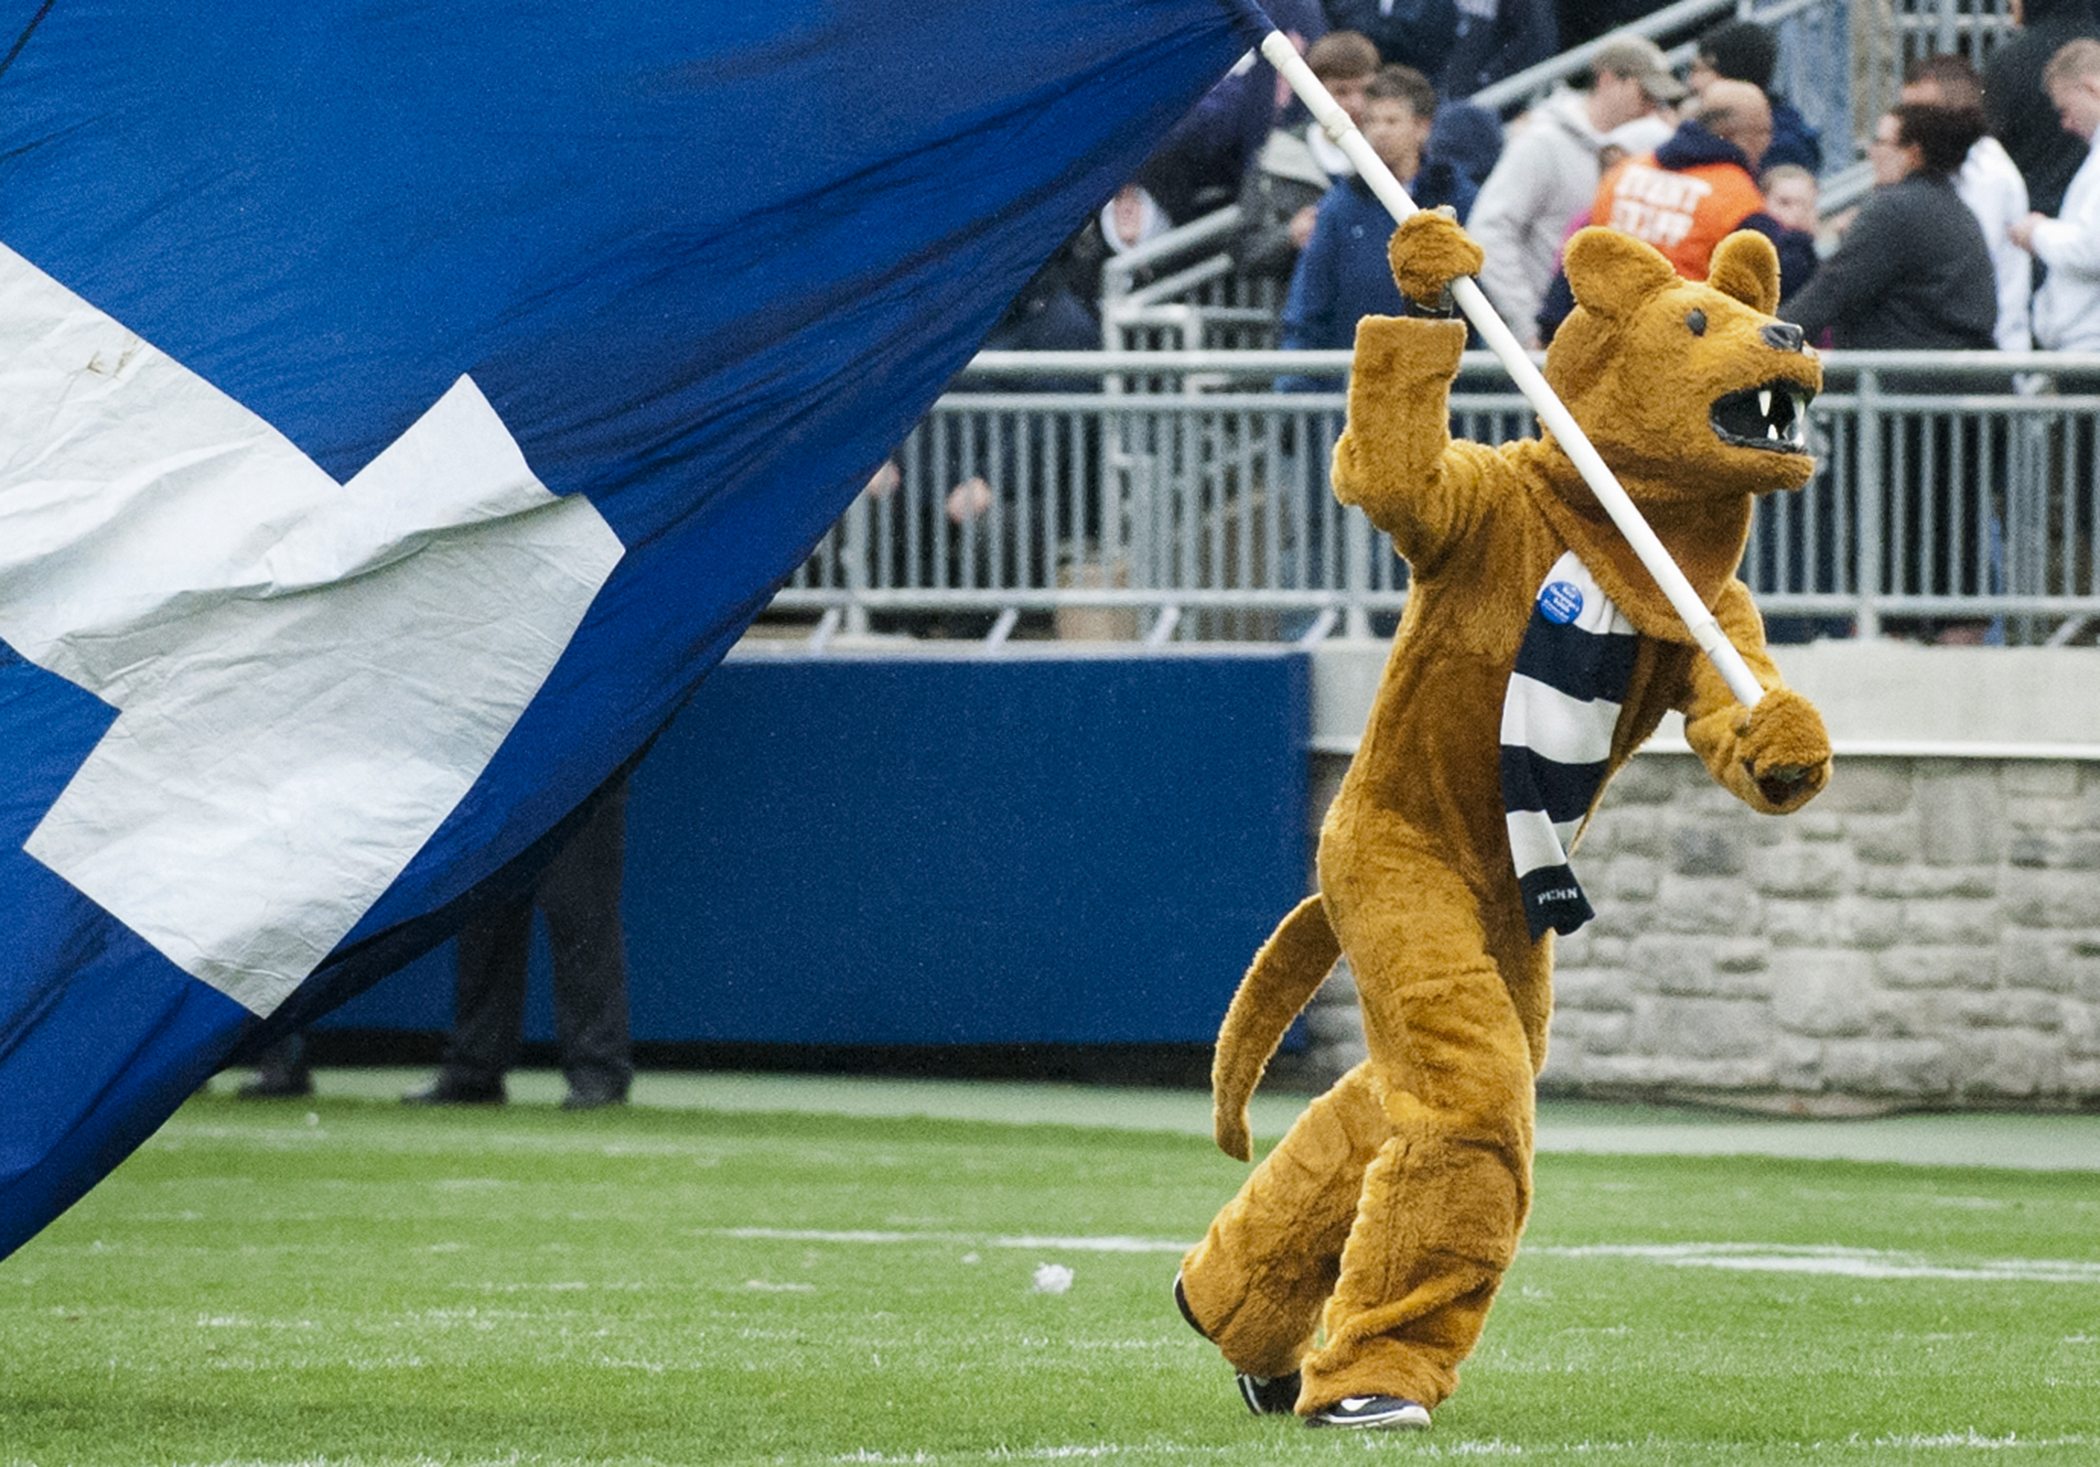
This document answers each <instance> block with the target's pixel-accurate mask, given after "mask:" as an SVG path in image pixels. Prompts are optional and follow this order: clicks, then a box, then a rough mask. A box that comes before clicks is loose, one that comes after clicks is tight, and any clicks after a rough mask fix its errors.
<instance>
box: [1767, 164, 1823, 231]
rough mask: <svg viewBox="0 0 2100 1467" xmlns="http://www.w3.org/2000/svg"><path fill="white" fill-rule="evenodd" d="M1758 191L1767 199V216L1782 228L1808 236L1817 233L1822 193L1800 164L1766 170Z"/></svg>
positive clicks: (1812, 177) (1813, 178)
mask: <svg viewBox="0 0 2100 1467" xmlns="http://www.w3.org/2000/svg"><path fill="white" fill-rule="evenodd" d="M1757 187H1758V190H1759V192H1761V193H1763V194H1764V196H1765V212H1766V213H1767V214H1770V215H1771V216H1772V217H1773V218H1774V219H1777V220H1778V221H1779V222H1780V224H1782V225H1783V226H1785V227H1786V228H1788V229H1798V230H1800V231H1801V232H1802V233H1803V234H1807V235H1813V234H1814V233H1815V232H1816V229H1817V226H1818V223H1819V220H1818V217H1817V213H1816V210H1817V208H1818V204H1819V200H1820V199H1821V197H1822V190H1821V189H1820V188H1819V187H1818V186H1817V184H1816V176H1815V175H1814V174H1813V173H1810V172H1809V171H1808V170H1807V169H1806V168H1803V167H1802V166H1801V165H1800V164H1799V163H1782V164H1780V165H1779V166H1778V167H1776V168H1767V169H1766V170H1765V171H1764V173H1763V175H1762V176H1761V177H1759V179H1758V180H1757Z"/></svg>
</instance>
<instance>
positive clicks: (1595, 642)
mask: <svg viewBox="0 0 2100 1467" xmlns="http://www.w3.org/2000/svg"><path fill="white" fill-rule="evenodd" d="M1638 645H1639V636H1638V634H1637V633H1636V632H1635V631H1634V629H1633V623H1632V622H1630V621H1628V620H1627V619H1626V618H1625V616H1624V615H1623V614H1622V613H1621V612H1620V611H1619V608H1618V607H1616V606H1614V605H1613V604H1612V602H1611V599H1610V598H1609V597H1607V596H1606V595H1605V594H1604V592H1603V590H1602V588H1600V587H1599V586H1598V585H1597V581H1596V578H1595V577H1594V576H1592V575H1591V574H1590V573H1589V569H1588V567H1586V566H1585V565H1583V563H1582V562H1581V561H1580V560H1579V559H1577V558H1576V555H1575V552H1574V551H1572V550H1570V551H1568V552H1567V553H1566V554H1565V555H1563V556H1561V558H1560V559H1559V560H1557V561H1555V562H1554V563H1553V569H1552V570H1550V571H1548V572H1547V573H1546V582H1545V584H1544V585H1543V586H1541V587H1540V588H1539V594H1538V600H1537V601H1536V602H1534V603H1533V605H1532V608H1531V622H1530V624H1529V625H1528V626H1526V627H1525V628H1524V640H1523V642H1522V644H1520V645H1519V646H1518V648H1517V666H1516V670H1515V671H1514V672H1513V673H1511V674H1510V679H1509V691H1508V693H1507V694H1505V695H1504V697H1503V700H1502V808H1503V810H1504V811H1505V812H1506V814H1505V818H1506V819H1507V820H1508V822H1509V849H1510V855H1511V856H1512V857H1513V858H1514V859H1515V861H1516V867H1517V885H1518V886H1519V887H1520V888H1521V889H1522V891H1523V893H1524V916H1525V919H1526V920H1527V921H1528V922H1529V923H1530V925H1531V939H1532V941H1534V942H1536V941H1538V939H1539V938H1540V937H1542V936H1543V935H1545V932H1546V929H1547V928H1549V927H1550V928H1552V929H1553V930H1554V931H1556V932H1560V933H1569V932H1573V931H1574V930H1575V929H1576V928H1578V927H1580V926H1582V924H1583V923H1585V922H1587V921H1589V920H1590V918H1591V917H1593V916H1595V915H1596V913H1595V912H1594V911H1593V910H1592V909H1591V907H1590V903H1589V898H1587V897H1585V896H1584V895H1583V894H1582V887H1581V886H1580V885H1579V884H1578V883H1577V882H1576V880H1575V873H1574V872H1573V871H1572V870H1570V869H1569V867H1568V849H1567V847H1568V842H1569V841H1571V840H1573V839H1574V837H1575V832H1576V831H1578V830H1580V829H1581V828H1582V822H1583V820H1584V819H1585V818H1586V817H1587V816H1588V814H1589V810H1590V805H1591V804H1592V803H1593V802H1594V801H1595V800H1596V798H1597V791H1598V790H1599V789H1600V788H1602V787H1603V784H1604V776H1605V774H1606V772H1607V771H1608V768H1609V760H1610V757H1611V739H1612V731H1613V730H1614V729H1616V728H1617V727H1618V723H1619V709H1620V707H1621V706H1622V705H1623V704H1624V702H1625V700H1626V688H1627V684H1628V683H1629V682H1631V681H1632V678H1633V657H1634V651H1635V649H1636V647H1637V646H1638Z"/></svg>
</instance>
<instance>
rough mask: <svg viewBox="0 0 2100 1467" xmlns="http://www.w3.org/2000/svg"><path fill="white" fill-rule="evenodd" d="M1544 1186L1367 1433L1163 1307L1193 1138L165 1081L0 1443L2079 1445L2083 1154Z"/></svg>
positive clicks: (36, 1283)
mask: <svg viewBox="0 0 2100 1467" xmlns="http://www.w3.org/2000/svg"><path fill="white" fill-rule="evenodd" d="M1538 1170H1539V1182H1538V1202H1537V1208H1536V1212H1535V1214H1534V1217H1533V1220H1532V1225H1531V1228H1530V1231H1529V1233H1528V1235H1527V1238H1526V1244H1525V1251H1524V1253H1523V1255H1522V1256H1521V1257H1520V1259H1519V1262H1518V1264H1517V1267H1516V1269H1515V1270H1514V1271H1513V1273H1512V1274H1511V1277H1510V1279H1509V1281H1508V1284H1507V1286H1506V1287H1505V1290H1504V1293H1503V1297H1502V1300H1501V1302H1500V1303H1499V1304H1498V1305H1497V1307H1496V1310H1495V1313H1494V1316H1493V1318H1492V1320H1491V1321H1490V1323H1489V1327H1488V1334H1487V1339H1486V1341H1485V1343H1484V1344H1483V1346H1482V1348H1481V1350H1480V1352H1479V1353H1478V1354H1477V1355H1476V1356H1475V1358H1474V1360H1473V1361H1472V1362H1471V1363H1470V1364H1469V1365H1468V1366H1467V1367H1466V1370H1465V1383H1464V1385H1463V1387H1462V1388H1461V1390H1460V1392H1459V1394H1458V1396H1457V1397H1456V1398H1454V1399H1453V1400H1452V1401H1451V1402H1449V1403H1448V1404H1446V1405H1445V1406H1444V1407H1443V1408H1442V1409H1441V1410H1439V1412H1438V1413H1437V1421H1436V1426H1435V1428H1434V1429H1433V1430H1432V1431H1431V1432H1430V1433H1429V1434H1428V1435H1427V1436H1424V1437H1412V1436H1407V1437H1402V1436H1379V1435H1375V1434H1374V1435H1369V1436H1363V1435H1355V1434H1345V1433H1322V1432H1312V1431H1307V1430H1305V1429H1304V1428H1302V1427H1301V1426H1299V1425H1298V1424H1297V1423H1295V1422H1294V1421H1290V1420H1275V1419H1270V1420H1256V1419H1254V1418H1252V1417H1249V1416H1247V1415H1246V1414H1245V1412H1244V1411H1243V1410H1242V1409H1241V1408H1240V1406H1239V1405H1238V1402H1237V1399H1236V1397H1235V1396H1234V1394H1233V1392H1232V1389H1231V1385H1230V1376H1229V1373H1228V1372H1227V1370H1226V1368H1225V1367H1224V1365H1223V1364H1222V1363H1221V1362H1220V1361H1219V1360H1218V1358H1217V1357H1216V1355H1215V1353H1214V1352H1213V1351H1212V1350H1211V1349H1210V1347H1209V1346H1207V1345H1205V1344H1204V1343H1203V1342H1202V1341H1201V1340H1199V1339H1197V1338H1196V1337H1195V1336H1194V1335H1193V1334H1192V1333H1190V1332H1189V1331H1188V1330H1187V1328H1186V1327H1185V1326H1184V1325H1183V1324H1182V1322H1181V1321H1180V1319H1179V1317H1178V1316H1177V1315H1176V1314H1175V1313H1174V1310H1173V1307H1172V1304H1171V1302H1170V1301H1169V1300H1168V1297H1167V1293H1166V1285H1167V1282H1168V1280H1169V1279H1170V1278H1171V1277H1172V1274H1173V1270H1174V1266H1175V1262H1176V1253H1177V1251H1178V1245H1180V1244H1183V1243H1186V1242H1188V1241H1190V1240H1192V1239H1194V1238H1195V1237H1196V1236H1198V1235H1199V1234H1200V1232H1201V1230H1202V1228H1203V1226H1204V1224H1205V1223H1206V1222H1207V1221H1208V1219H1209V1216H1210V1214H1211V1212H1212V1211H1213V1210H1214V1209H1215V1207H1216V1206H1217V1204H1218V1203H1220V1202H1221V1201H1223V1199H1224V1198H1225V1197H1226V1196H1227V1195H1229V1193H1230V1191H1231V1190H1232V1188H1233V1187H1234V1186H1236V1185H1237V1183H1238V1180H1239V1178H1240V1177H1241V1176H1242V1175H1243V1172H1242V1169H1241V1168H1240V1167H1238V1166H1237V1165H1236V1164H1234V1163H1232V1162H1230V1161H1228V1160H1226V1159H1225V1158H1224V1157H1222V1156H1220V1155H1218V1154H1217V1153H1216V1152H1215V1151H1213V1150H1211V1149H1210V1148H1209V1147H1208V1146H1207V1145H1206V1144H1205V1143H1204V1142H1202V1141H1200V1140H1198V1139H1196V1138H1192V1137H1188V1136H1184V1135H1172V1134H1164V1135H1163V1134H1156V1133H1143V1132H1126V1131H1111V1130H1104V1129H1077V1128H1069V1127H1057V1126H1016V1125H1010V1124H988V1123H977V1122H969V1121H953V1120H946V1121H935V1120H911V1119H900V1118H867V1117H851V1116H807V1115H794V1114H775V1115H752V1114H721V1113H711V1112H704V1111H702V1112H690V1111H688V1112H679V1111H660V1110H645V1109H634V1110H629V1111H623V1112H611V1113H606V1112H600V1113H593V1114H587V1115H567V1114H561V1113H558V1112H556V1111H554V1110H552V1109H551V1108H545V1107H537V1106H513V1107H511V1108H509V1109H507V1110H492V1111H444V1112H436V1113H432V1112H428V1111H415V1110H406V1109H403V1108H401V1107H399V1106H395V1105H391V1104H385V1103H374V1102H369V1101H358V1100H324V1101H321V1102H318V1103H316V1104H314V1105H312V1106H311V1107H307V1106H303V1105H290V1106H286V1105H260V1106H258V1105H252V1104H243V1103H241V1102H237V1101H232V1100H229V1099H225V1098H221V1097H211V1096H207V1097H201V1098H199V1099H198V1100H195V1101H193V1102H192V1103H191V1104H190V1105H189V1106H187V1107H185V1108H184V1110H183V1111H182V1112H181V1113H180V1114H179V1115H178V1116H177V1117H176V1118H175V1119H174V1120H173V1121H172V1122H170V1124H169V1125H168V1126H167V1127H166V1128H165V1129H164V1130H163V1131H162V1132H161V1134H160V1135H159V1136H158V1137H156V1138H155V1139H154V1140H153V1141H152V1142H151V1143H149V1144H148V1145H147V1146H146V1147H145V1148H143V1149H142V1150H141V1151H140V1152H139V1153H138V1154H136V1155H135V1156H134V1157H133V1158H132V1159H131V1160H130V1161H128V1162H127V1163H126V1164H125V1165H124V1166H123V1167H122V1168H120V1169H119V1171H118V1172H117V1173H116V1174H115V1175H113V1176H112V1177H111V1178H110V1179H109V1180H108V1181H107V1182H106V1183H104V1185H103V1186H102V1187H100V1188H98V1189H97V1190H96V1191H95V1192H94V1193H93V1194H91V1195H90V1196H89V1197H88V1198H87V1199H86V1200H85V1201H84V1202H82V1203H81V1204H80V1205H79V1206H78V1207H76V1208H75V1209H74V1210H73V1211H72V1212H71V1213H69V1214H68V1215H67V1216H65V1217H64V1218H61V1219H60V1220H59V1221H58V1222H57V1223H55V1224H54V1225H53V1226H52V1227H51V1228H50V1229H49V1230H47V1231H46V1233H45V1234H44V1235H42V1236H41V1237H39V1238H38V1239H36V1240H35V1241H34V1242H32V1243H31V1244H30V1245H29V1246H28V1247H26V1248H24V1249H23V1250H22V1251H21V1252H20V1253H18V1254H17V1255H16V1256H15V1257H14V1258H12V1259H10V1260H8V1261H6V1262H5V1263H4V1264H0V1462H6V1463H9V1464H23V1463H35V1464H38V1467H60V1464H76V1463H77V1464H91V1463H93V1464H99V1463H120V1464H136V1463H148V1462H151V1463H249V1462H255V1463H262V1462H294V1461H309V1462H323V1461H325V1462H328V1463H334V1464H366V1463H390V1464H391V1463H432V1462H436V1463H481V1462H499V1463H519V1464H529V1463H572V1462H619V1463H656V1462H661V1463H710V1464H711V1463H757V1462H767V1463H772V1462H778V1463H791V1464H800V1463H817V1462H932V1463H978V1462H1000V1461H1065V1460H1080V1461H1087V1460H1095V1459H1103V1460H1114V1461H1127V1462H1131V1463H1221V1464H1241V1463H1246V1464H1252V1463H1276V1462H1282V1463H1290V1462H1298V1461H1317V1462H1329V1461H1334V1460H1337V1459H1347V1460H1352V1461H1353V1460H1357V1459H1358V1458H1359V1457H1360V1455H1361V1454H1362V1453H1364V1452H1374V1453H1379V1454H1383V1455H1385V1456H1388V1457H1392V1458H1395V1459H1398V1458H1403V1457H1404V1458H1408V1459H1414V1458H1421V1459H1425V1460H1437V1459H1441V1458H1446V1457H1466V1458H1469V1459H1470V1458H1473V1457H1480V1456H1490V1457H1493V1456H1509V1457H1521V1458H1523V1459H1526V1460H1537V1461H1546V1462H1559V1461H1569V1462H1597V1461H1602V1462H1628V1463H1642V1464H1647V1463H1658V1464H1673V1463H1698V1464H1729V1467H1733V1464H1739V1463H1741V1464H1748V1463H1854V1462H1859V1463H1867V1462H1872V1463H1907V1462H1929V1463H1939V1462H1955V1461H1966V1460H1978V1461H1983V1460H1988V1461H1991V1462H2005V1461H2018V1462H2022V1463H2028V1462H2035V1463H2042V1462H2046V1463H2081V1464H2083V1463H2091V1462H2094V1461H2100V1188H2096V1187H2095V1185H2094V1182H2095V1176H2094V1174H2093V1173H2090V1172H2085V1173H2081V1172H2016V1171H1999V1170H1990V1169H1982V1168H1971V1169H1948V1168H1928V1167H1907V1166H1896V1165H1887V1164H1862V1163H1852V1162H1834V1161H1798V1160H1781V1159H1750V1158H1687V1157H1670V1156H1647V1157H1613V1156H1546V1157H1543V1158H1541V1160H1540V1163H1539V1169H1538ZM1044 1264H1056V1265H1062V1266H1063V1267H1066V1268H1069V1269H1071V1270H1072V1278H1071V1284H1070V1287H1069V1289H1067V1290H1066V1291H1064V1292H1061V1293H1060V1292H1047V1291H1044V1290H1043V1289H1041V1288H1038V1287H1037V1284H1036V1279H1037V1273H1038V1270H1039V1269H1040V1268H1041V1266H1042V1265H1044Z"/></svg>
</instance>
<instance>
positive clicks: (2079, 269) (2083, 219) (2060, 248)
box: [2012, 38, 2100, 351]
mask: <svg viewBox="0 0 2100 1467" xmlns="http://www.w3.org/2000/svg"><path fill="white" fill-rule="evenodd" d="M2042 79H2043V84H2044V85H2045V86H2046V87H2047V88H2048V91H2049V100H2050V102H2051V103H2052V104H2054V106H2055V108H2056V111H2057V115H2058V116H2060V117H2061V118H2062V119H2063V127H2064V131H2065V132H2066V133H2068V134H2070V135H2072V136H2074V137H2076V138H2078V139H2079V140H2080V141H2081V142H2083V143H2085V144H2086V155H2085V162H2084V164H2083V165H2081V166H2080V168H2079V169H2078V172H2077V173H2075V174H2073V175H2072V177H2071V183H2070V187H2069V188H2068V189H2066V190H2065V192H2064V196H2063V203H2062V207H2061V209H2060V210H2059V211H2058V214H2057V217H2056V218H2054V219H2051V218H2048V217H2046V216H2045V215H2043V214H2040V213H2035V214H2030V215H2028V216H2027V217H2026V218H2025V219H2023V220H2021V221H2020V222H2019V223H2018V224H2016V225H2014V226H2013V235H2012V237H2013V241H2014V242H2015V243H2016V244H2018V245H2020V246H2021V247H2022V248H2023V249H2027V250H2031V251H2033V252H2034V255H2035V257H2036V258H2037V259H2039V260H2040V261H2041V262H2042V263H2043V264H2044V265H2047V266H2048V267H2049V274H2048V277H2047V278H2046V279H2045V280H2043V282H2042V288H2041V289H2040V290H2039V291H2038V292H2036V294H2035V298H2034V334H2035V338H2036V340H2037V341H2039V342H2040V344H2041V345H2042V346H2044V347H2045V348H2047V349H2048V350H2050V351H2100V162H2096V161H2095V159H2096V158H2100V146H2096V144H2095V139H2096V138H2100V41H2095V40H2092V39H2090V38H2081V39H2079V40H2075V41H2071V42H2069V43H2067V44H2066V45H2065V46H2064V47H2063V49H2062V50H2060V51H2058V52H2057V53H2056V55H2055V56H2054V57H2053V58H2051V60H2050V62H2049V66H2048V69H2047V70H2046V71H2044V72H2043V73H2042Z"/></svg>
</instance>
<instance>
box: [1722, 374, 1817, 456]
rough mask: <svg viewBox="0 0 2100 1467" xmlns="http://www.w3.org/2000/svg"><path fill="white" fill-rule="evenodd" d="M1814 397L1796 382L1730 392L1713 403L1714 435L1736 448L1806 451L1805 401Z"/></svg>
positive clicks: (1806, 418)
mask: <svg viewBox="0 0 2100 1467" xmlns="http://www.w3.org/2000/svg"><path fill="white" fill-rule="evenodd" d="M1813 395H1814V394H1812V393H1811V392H1810V391H1809V390H1808V389H1807V388H1805V387H1803V386H1802V385H1801V384H1800V383H1798V382H1767V383H1766V384H1765V385H1764V386H1762V387H1750V388H1746V389H1744V390H1743V391H1741V392H1731V393H1729V394H1728V396H1726V397H1724V398H1722V399H1721V400H1720V401H1719V402H1717V403H1715V404H1714V410H1713V425H1714V432H1715V433H1716V434H1717V435H1719V437H1720V439H1721V441H1722V442H1723V443H1726V444H1729V445H1731V446H1732V447H1735V448H1768V449H1770V450H1772V451H1773V452H1774V453H1803V452H1806V451H1807V449H1808V400H1809V398H1810V397H1812V396H1813Z"/></svg>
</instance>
